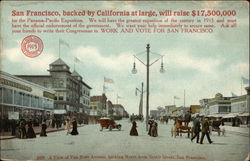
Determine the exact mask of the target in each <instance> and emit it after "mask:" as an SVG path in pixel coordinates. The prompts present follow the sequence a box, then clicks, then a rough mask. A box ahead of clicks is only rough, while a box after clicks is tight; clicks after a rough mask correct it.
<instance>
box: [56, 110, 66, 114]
mask: <svg viewBox="0 0 250 161" xmlns="http://www.w3.org/2000/svg"><path fill="white" fill-rule="evenodd" d="M65 113H66V110H54V114H65Z"/></svg>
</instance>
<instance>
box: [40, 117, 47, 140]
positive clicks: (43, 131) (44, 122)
mask: <svg viewBox="0 0 250 161" xmlns="http://www.w3.org/2000/svg"><path fill="white" fill-rule="evenodd" d="M46 129H47V125H46V120H43V122H42V129H41V133H40V136H47V134H46Z"/></svg>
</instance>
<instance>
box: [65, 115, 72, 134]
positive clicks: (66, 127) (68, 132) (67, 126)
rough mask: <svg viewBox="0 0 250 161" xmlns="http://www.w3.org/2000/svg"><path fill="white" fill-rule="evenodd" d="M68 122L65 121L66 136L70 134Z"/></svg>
mask: <svg viewBox="0 0 250 161" xmlns="http://www.w3.org/2000/svg"><path fill="white" fill-rule="evenodd" d="M70 128H71V127H70V121H69V119H67V120H66V121H65V130H67V135H68V134H70Z"/></svg>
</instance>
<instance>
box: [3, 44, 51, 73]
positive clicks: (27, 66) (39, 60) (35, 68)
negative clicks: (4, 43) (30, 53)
mask: <svg viewBox="0 0 250 161" xmlns="http://www.w3.org/2000/svg"><path fill="white" fill-rule="evenodd" d="M2 56H3V60H4V61H3V62H5V63H7V62H8V63H10V64H13V66H22V67H23V68H22V71H25V73H29V72H32V73H36V74H37V73H45V72H46V71H47V69H48V67H49V64H50V63H52V62H53V61H54V60H55V57H54V55H53V54H52V53H49V52H46V51H43V53H42V54H41V55H39V56H38V57H36V58H29V57H27V56H25V55H24V54H23V53H22V51H21V49H20V48H10V49H4V50H3V52H2Z"/></svg>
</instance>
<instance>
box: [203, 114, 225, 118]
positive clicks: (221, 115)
mask: <svg viewBox="0 0 250 161" xmlns="http://www.w3.org/2000/svg"><path fill="white" fill-rule="evenodd" d="M224 116H225V114H210V115H208V116H207V117H216V118H217V117H224Z"/></svg>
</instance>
